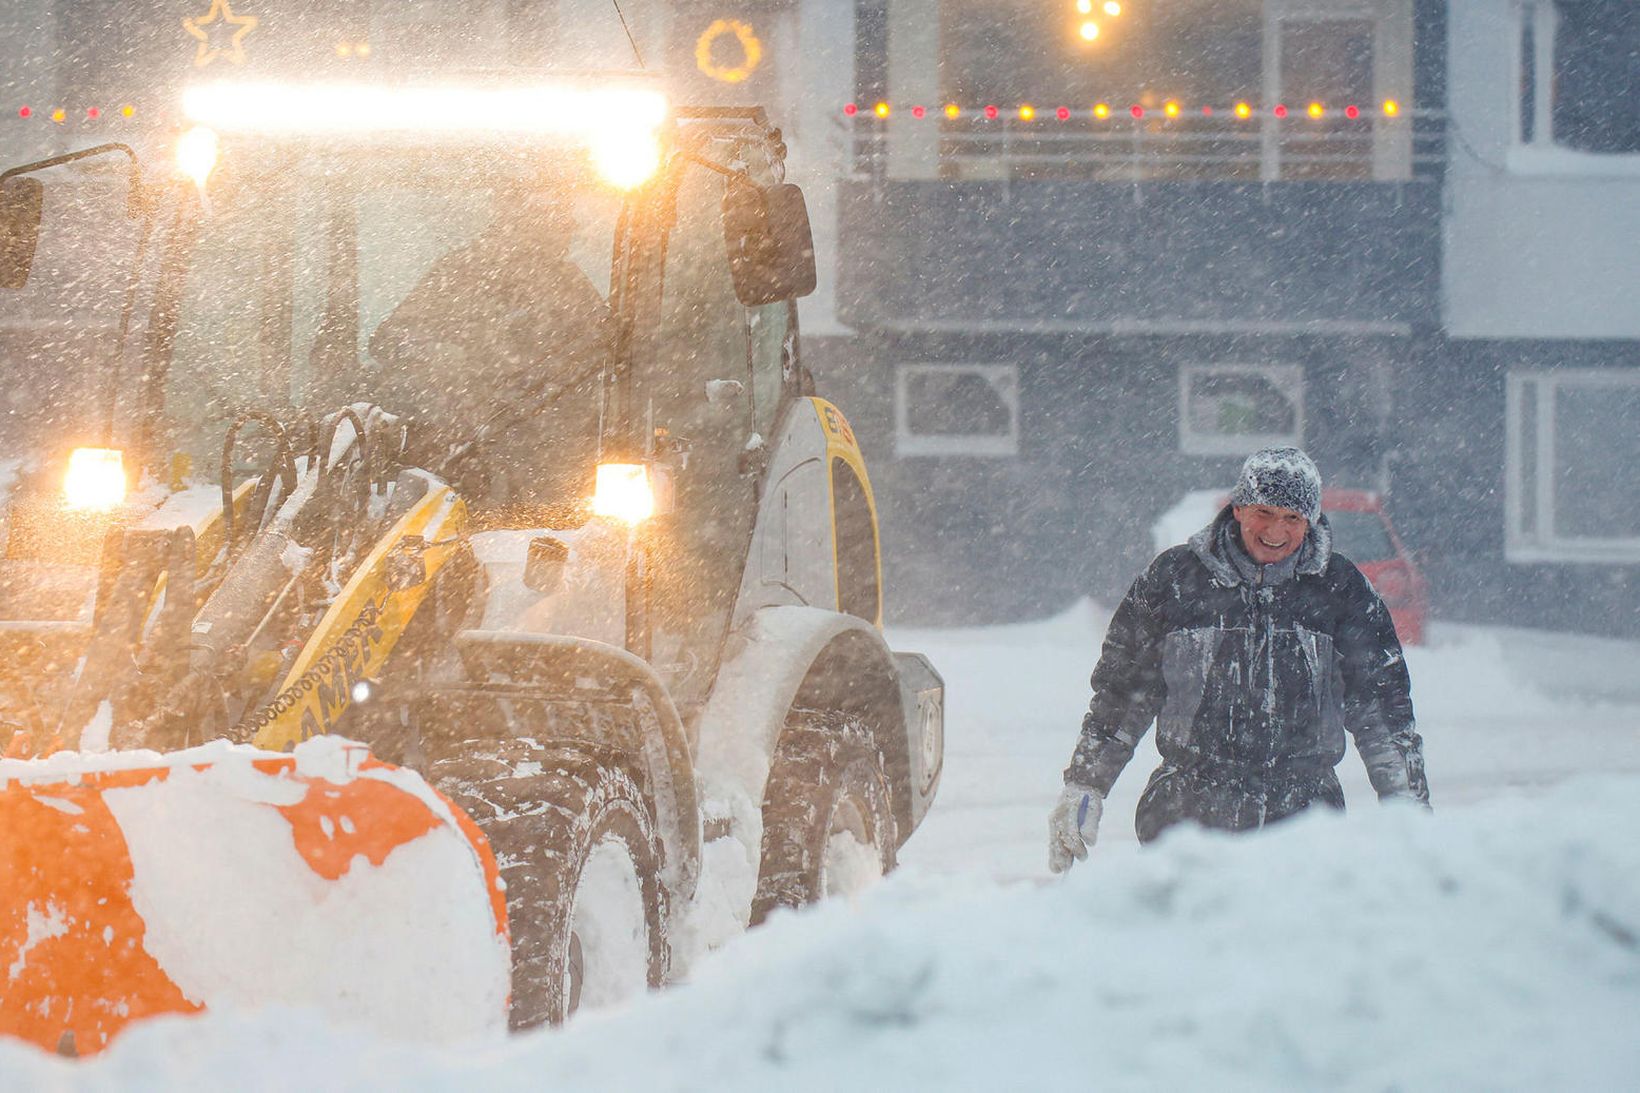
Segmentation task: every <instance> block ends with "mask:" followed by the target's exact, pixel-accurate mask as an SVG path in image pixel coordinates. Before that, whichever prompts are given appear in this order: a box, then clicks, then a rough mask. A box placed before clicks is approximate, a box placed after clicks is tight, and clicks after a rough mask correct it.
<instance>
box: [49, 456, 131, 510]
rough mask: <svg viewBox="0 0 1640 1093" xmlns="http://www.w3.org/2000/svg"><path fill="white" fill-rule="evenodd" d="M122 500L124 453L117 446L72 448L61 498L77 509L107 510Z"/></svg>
mask: <svg viewBox="0 0 1640 1093" xmlns="http://www.w3.org/2000/svg"><path fill="white" fill-rule="evenodd" d="M124 500H125V456H124V455H123V454H122V453H121V452H120V450H119V449H118V448H75V449H74V451H73V453H72V454H70V455H69V457H68V474H66V475H65V476H64V477H63V501H64V503H65V504H66V505H67V506H68V507H69V508H71V509H75V510H77V511H90V512H107V511H108V510H109V509H112V508H116V507H118V506H119V505H120V504H121V503H122V502H123V501H124Z"/></svg>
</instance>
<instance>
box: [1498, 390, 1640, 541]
mask: <svg viewBox="0 0 1640 1093" xmlns="http://www.w3.org/2000/svg"><path fill="white" fill-rule="evenodd" d="M1528 385H1531V386H1533V387H1535V388H1536V391H1535V394H1536V414H1535V418H1534V425H1535V448H1536V451H1535V453H1534V455H1535V459H1534V466H1533V468H1532V470H1533V478H1534V483H1535V486H1536V489H1535V490H1534V491H1533V494H1532V496H1531V497H1530V498H1528V497H1527V496H1526V495H1525V490H1524V489H1522V485H1523V483H1522V478H1521V475H1522V472H1523V471H1524V470H1525V469H1526V468H1525V463H1524V459H1525V453H1524V452H1523V451H1522V450H1521V449H1522V441H1523V437H1522V432H1523V429H1522V425H1523V422H1522V420H1521V411H1522V401H1523V397H1524V392H1525V389H1526V388H1527V386H1528ZM1563 387H1585V388H1587V387H1637V388H1640V369H1599V368H1579V369H1571V370H1567V371H1564V372H1527V371H1520V372H1511V373H1509V377H1508V380H1507V385H1506V388H1505V395H1504V413H1505V415H1506V418H1505V420H1506V422H1507V439H1506V443H1505V450H1504V467H1505V470H1504V499H1505V500H1504V511H1505V517H1504V519H1505V521H1506V523H1505V528H1504V545H1503V554H1504V558H1505V559H1506V560H1508V561H1510V562H1520V563H1538V562H1585V563H1605V564H1616V565H1633V564H1635V563H1640V536H1630V537H1627V538H1611V539H1595V538H1590V537H1586V536H1575V537H1563V536H1560V535H1558V534H1556V532H1555V528H1554V516H1555V505H1554V500H1555V494H1554V490H1555V476H1554V440H1555V421H1554V417H1555V415H1554V408H1555V395H1556V393H1557V392H1558V391H1559V389H1561V388H1563ZM1528 505H1530V507H1531V508H1530V511H1531V512H1532V514H1533V515H1534V516H1535V517H1536V520H1535V521H1534V524H1535V530H1533V531H1531V532H1528V531H1527V530H1526V520H1525V517H1526V514H1527V512H1528Z"/></svg>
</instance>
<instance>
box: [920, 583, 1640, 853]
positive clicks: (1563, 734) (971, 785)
mask: <svg viewBox="0 0 1640 1093" xmlns="http://www.w3.org/2000/svg"><path fill="white" fill-rule="evenodd" d="M1108 618H1109V614H1108V612H1107V611H1106V610H1104V609H1102V608H1099V607H1096V606H1094V605H1091V604H1088V603H1085V602H1084V603H1082V604H1079V605H1077V606H1076V607H1074V608H1072V609H1070V610H1069V611H1067V612H1065V613H1064V614H1062V615H1060V616H1059V617H1057V618H1054V619H1050V620H1047V621H1044V622H1037V623H1027V624H1023V625H1017V626H1005V627H993V628H987V629H973V630H923V631H901V632H898V633H894V634H891V635H890V637H891V639H892V640H893V641H894V643H895V644H896V645H897V646H898V647H899V648H905V649H916V650H918V651H920V652H923V653H926V654H927V655H928V657H929V658H930V659H931V660H933V662H934V664H935V665H936V666H937V667H938V668H939V669H940V671H941V672H942V673H943V674H944V676H945V683H946V688H947V709H948V710H949V715H948V716H949V723H948V726H947V738H946V768H945V776H944V782H943V783H942V785H941V788H940V799H939V804H938V805H937V807H936V808H935V810H934V812H933V813H932V814H931V815H930V816H929V818H928V821H927V822H926V823H925V824H924V826H923V827H922V829H921V830H919V831H918V832H917V835H916V837H915V838H914V839H913V840H912V841H911V843H910V844H909V845H908V846H907V847H906V848H905V850H904V852H903V853H902V855H901V862H902V864H906V865H912V866H915V867H917V868H919V869H926V870H929V871H931V872H938V873H947V872H951V873H955V872H975V871H977V872H981V873H984V874H985V875H987V876H990V877H994V878H996V879H999V880H1006V879H1015V878H1023V877H1031V876H1040V875H1044V874H1045V866H1044V861H1045V859H1046V853H1047V851H1046V834H1045V830H1046V829H1045V824H1046V822H1047V812H1048V808H1049V807H1050V806H1051V805H1052V803H1053V798H1054V794H1055V793H1056V792H1057V789H1058V785H1059V779H1060V774H1061V772H1062V771H1063V770H1064V767H1065V764H1066V762H1067V761H1068V760H1069V759H1070V754H1071V749H1072V747H1073V746H1074V745H1075V743H1076V735H1077V731H1078V729H1079V727H1080V725H1081V718H1082V713H1083V711H1084V710H1085V709H1086V708H1087V701H1088V695H1089V690H1088V675H1089V674H1090V673H1091V671H1092V669H1093V664H1094V661H1095V659H1096V658H1097V656H1098V648H1099V642H1100V640H1101V637H1102V635H1103V633H1104V629H1105V624H1106V622H1107V621H1108ZM1407 662H1408V664H1409V666H1410V670H1411V673H1412V697H1413V702H1414V705H1415V708H1416V710H1417V714H1418V727H1419V731H1420V732H1422V734H1423V736H1424V748H1425V755H1426V757H1427V760H1428V766H1429V780H1430V793H1431V798H1432V800H1433V803H1434V805H1435V807H1436V809H1437V810H1439V811H1441V812H1443V813H1444V812H1445V811H1446V810H1447V809H1449V808H1457V807H1462V806H1466V805H1469V804H1473V803H1475V802H1477V801H1483V800H1489V799H1497V798H1500V797H1502V798H1513V797H1517V796H1525V795H1530V794H1533V793H1536V792H1538V791H1540V790H1541V789H1543V788H1545V787H1547V786H1550V785H1553V784H1555V783H1558V782H1561V781H1564V780H1565V779H1567V778H1570V777H1574V776H1576V775H1580V774H1592V773H1619V772H1621V773H1628V774H1636V775H1640V645H1636V644H1634V643H1629V642H1621V641H1607V640H1602V639H1598V638H1589V637H1581V636H1574V635H1558V634H1546V633H1541V632H1534V631H1524V630H1510V629H1505V628H1493V627H1471V626H1463V625H1443V624H1436V626H1435V627H1434V632H1433V637H1432V641H1431V642H1430V644H1429V645H1427V646H1422V647H1413V648H1409V649H1408V650H1407ZM1156 763H1157V757H1156V748H1155V740H1154V736H1153V735H1152V736H1147V737H1146V738H1145V741H1144V743H1143V744H1141V745H1140V747H1139V750H1138V751H1137V753H1136V754H1135V755H1134V757H1133V762H1132V763H1131V764H1130V765H1129V766H1128V769H1127V770H1126V771H1125V772H1123V774H1122V777H1121V779H1120V780H1119V781H1118V782H1117V783H1116V788H1115V790H1114V791H1113V792H1112V793H1111V796H1110V800H1109V802H1108V803H1107V804H1106V807H1105V821H1104V826H1103V827H1102V828H1101V831H1100V850H1099V853H1100V855H1101V857H1104V856H1108V855H1115V854H1126V853H1129V852H1131V851H1132V849H1133V848H1134V845H1135V843H1134V834H1133V810H1134V807H1135V805H1136V804H1137V803H1138V800H1139V794H1140V792H1141V791H1142V790H1143V789H1144V785H1145V779H1146V778H1148V777H1149V775H1150V772H1151V770H1152V769H1154V768H1155V766H1156ZM1338 772H1339V778H1340V781H1342V782H1343V784H1344V790H1345V794H1346V796H1347V798H1348V801H1349V804H1350V807H1351V808H1352V809H1353V810H1355V811H1356V812H1357V813H1359V812H1362V811H1366V810H1368V809H1371V808H1373V807H1375V802H1374V799H1373V795H1372V790H1371V788H1370V787H1369V786H1368V784H1367V778H1366V772H1365V771H1364V769H1363V768H1362V765H1361V761H1360V758H1359V757H1358V756H1357V755H1356V754H1355V751H1354V749H1353V747H1352V748H1351V750H1350V751H1349V753H1348V754H1346V755H1345V756H1344V761H1343V762H1342V763H1341V764H1339V768H1338Z"/></svg>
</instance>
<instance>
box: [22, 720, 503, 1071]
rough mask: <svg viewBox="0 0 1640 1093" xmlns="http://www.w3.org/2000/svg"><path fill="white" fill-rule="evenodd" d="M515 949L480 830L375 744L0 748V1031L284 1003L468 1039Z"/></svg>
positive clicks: (79, 1048) (96, 1045)
mask: <svg viewBox="0 0 1640 1093" xmlns="http://www.w3.org/2000/svg"><path fill="white" fill-rule="evenodd" d="M509 960H510V958H509V950H508V943H507V927H506V903H505V896H504V893H503V891H502V888H501V884H500V880H499V876H498V873H497V871H496V865H495V859H494V857H493V856H492V855H491V853H490V849H489V846H488V844H487V843H486V842H485V840H484V837H483V836H482V835H481V834H480V833H479V831H478V829H477V828H476V827H475V826H474V825H473V823H472V821H471V820H470V819H468V818H467V817H466V815H465V814H463V813H461V812H460V811H459V810H458V809H456V808H455V807H454V806H452V805H451V804H450V803H449V802H448V801H447V800H446V799H445V798H443V797H441V796H440V795H438V794H437V793H435V792H433V790H431V789H430V788H429V787H428V786H427V784H426V783H425V782H423V781H422V780H421V778H420V776H418V775H416V774H414V773H412V772H410V771H407V770H402V769H399V768H396V767H391V766H388V765H387V764H385V763H381V762H378V761H376V760H374V759H372V758H370V756H369V753H368V751H367V750H366V749H365V748H364V747H363V746H361V745H357V744H352V743H349V742H347V741H342V740H338V739H334V738H316V739H314V740H311V741H309V742H307V743H304V744H302V745H301V746H299V747H298V748H297V749H296V751H295V753H294V754H285V755H280V754H275V753H272V752H265V751H257V750H255V749H252V748H246V747H234V746H231V745H228V744H225V743H219V744H211V745H206V746H204V747H200V748H194V749H191V750H189V751H184V752H177V753H174V754H170V755H163V756H162V755H158V754H155V753H153V752H134V753H126V754H113V755H100V756H93V755H75V754H69V753H65V754H61V755H57V756H53V757H52V758H50V759H43V760H35V761H29V762H23V761H16V760H6V761H0V1034H5V1035H9V1036H15V1037H19V1038H21V1039H24V1040H28V1041H32V1042H33V1043H36V1044H38V1045H40V1046H41V1047H43V1048H46V1049H47V1050H50V1051H58V1052H62V1053H64V1054H89V1053H92V1052H95V1051H99V1050H101V1049H102V1048H103V1047H105V1046H107V1044H108V1043H109V1041H110V1040H111V1039H112V1038H113V1037H114V1036H115V1035H116V1034H118V1033H119V1031H120V1030H121V1029H122V1028H123V1027H125V1026H126V1025H128V1024H130V1023H132V1022H135V1021H140V1020H142V1019H144V1018H147V1017H152V1016H155V1015H159V1014H172V1013H191V1012H195V1011H198V1010H201V1009H209V1008H214V1007H235V1008H247V1007H252V1006H267V1005H280V1006H302V1007H311V1008H315V1009H318V1010H321V1011H323V1012H325V1013H327V1014H329V1015H334V1016H336V1017H340V1018H343V1019H351V1020H355V1021H359V1022H362V1023H364V1024H366V1025H369V1026H372V1027H374V1028H377V1029H379V1030H381V1031H385V1032H390V1033H391V1034H393V1035H396V1036H403V1037H406V1038H414V1039H418V1040H425V1039H438V1040H449V1039H457V1038H461V1037H464V1036H470V1035H474V1034H478V1033H483V1032H487V1031H491V1030H503V1029H505V1028H506V1006H507V992H508V987H509V968H510V963H509Z"/></svg>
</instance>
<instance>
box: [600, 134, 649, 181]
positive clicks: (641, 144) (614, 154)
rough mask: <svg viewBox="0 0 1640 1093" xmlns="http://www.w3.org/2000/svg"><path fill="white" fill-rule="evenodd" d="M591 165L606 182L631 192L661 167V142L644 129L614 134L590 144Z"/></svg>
mask: <svg viewBox="0 0 1640 1093" xmlns="http://www.w3.org/2000/svg"><path fill="white" fill-rule="evenodd" d="M592 163H593V166H595V167H596V168H597V169H598V174H599V175H601V176H602V177H603V179H604V181H605V182H608V183H609V184H610V185H612V186H614V187H616V188H617V189H621V190H634V189H637V188H638V187H639V186H642V185H643V184H644V183H645V182H648V181H649V179H650V177H651V176H652V175H654V173H655V172H656V170H658V169H659V168H660V165H661V146H660V142H659V141H658V140H656V138H655V135H654V133H652V132H648V131H643V130H637V129H634V130H630V131H626V132H618V133H614V134H611V135H609V136H606V137H603V138H601V139H599V140H597V141H594V142H593V145H592Z"/></svg>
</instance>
